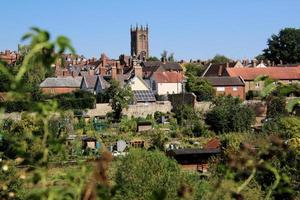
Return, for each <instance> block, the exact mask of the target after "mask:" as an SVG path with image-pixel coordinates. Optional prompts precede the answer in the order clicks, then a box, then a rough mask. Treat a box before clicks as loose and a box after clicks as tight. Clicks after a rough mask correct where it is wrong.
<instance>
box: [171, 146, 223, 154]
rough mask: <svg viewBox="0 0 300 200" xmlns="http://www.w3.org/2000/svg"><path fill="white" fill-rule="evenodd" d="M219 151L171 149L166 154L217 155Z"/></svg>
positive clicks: (217, 149)
mask: <svg viewBox="0 0 300 200" xmlns="http://www.w3.org/2000/svg"><path fill="white" fill-rule="evenodd" d="M220 152H221V150H220V149H219V148H216V149H172V150H169V151H168V152H167V154H168V155H174V156H175V155H187V154H190V155H191V154H218V153H220Z"/></svg>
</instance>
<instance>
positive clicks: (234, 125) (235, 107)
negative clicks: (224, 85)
mask: <svg viewBox="0 0 300 200" xmlns="http://www.w3.org/2000/svg"><path fill="white" fill-rule="evenodd" d="M213 104H214V107H213V108H212V109H211V110H210V111H209V112H208V113H207V114H206V118H205V122H206V123H207V124H208V125H210V127H211V129H212V130H213V131H215V132H216V133H224V132H225V133H226V132H235V131H236V132H243V131H249V130H250V129H251V124H252V123H253V122H254V119H255V114H254V111H253V110H252V109H251V108H249V107H248V106H246V105H243V104H242V103H241V101H240V100H239V99H238V98H234V97H232V96H225V97H224V96H220V97H216V99H215V100H214V102H213Z"/></svg>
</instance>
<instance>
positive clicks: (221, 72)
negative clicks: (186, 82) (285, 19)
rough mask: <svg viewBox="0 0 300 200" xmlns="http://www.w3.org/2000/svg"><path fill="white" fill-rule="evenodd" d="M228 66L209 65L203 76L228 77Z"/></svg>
mask: <svg viewBox="0 0 300 200" xmlns="http://www.w3.org/2000/svg"><path fill="white" fill-rule="evenodd" d="M226 67H227V64H226V63H224V64H209V66H208V67H207V68H206V70H205V71H204V73H203V75H202V76H205V77H208V76H228V73H227V71H226Z"/></svg>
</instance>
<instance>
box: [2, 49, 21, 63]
mask: <svg viewBox="0 0 300 200" xmlns="http://www.w3.org/2000/svg"><path fill="white" fill-rule="evenodd" d="M18 59H20V54H19V53H18V52H16V51H10V50H5V51H4V52H2V51H1V52H0V60H1V61H3V62H6V63H7V64H13V63H15V62H16V61H17V60H18Z"/></svg>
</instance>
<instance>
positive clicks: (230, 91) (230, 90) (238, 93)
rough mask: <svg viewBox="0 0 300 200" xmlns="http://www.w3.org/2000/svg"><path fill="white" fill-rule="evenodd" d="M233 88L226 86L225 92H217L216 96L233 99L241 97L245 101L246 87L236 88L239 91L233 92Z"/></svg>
mask: <svg viewBox="0 0 300 200" xmlns="http://www.w3.org/2000/svg"><path fill="white" fill-rule="evenodd" d="M233 87H234V86H226V87H225V92H219V91H217V92H216V94H217V95H231V96H233V97H240V98H241V99H242V100H244V99H245V87H243V86H236V87H237V91H233ZM215 89H216V90H217V87H215Z"/></svg>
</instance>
